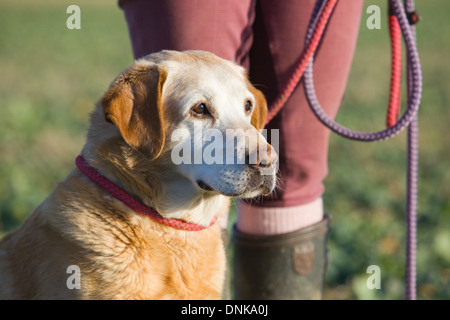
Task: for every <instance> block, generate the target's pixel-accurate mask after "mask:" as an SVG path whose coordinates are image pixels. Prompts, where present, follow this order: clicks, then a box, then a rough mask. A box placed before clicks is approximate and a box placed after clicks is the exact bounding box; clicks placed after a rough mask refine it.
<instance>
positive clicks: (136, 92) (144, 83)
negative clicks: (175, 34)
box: [101, 62, 167, 159]
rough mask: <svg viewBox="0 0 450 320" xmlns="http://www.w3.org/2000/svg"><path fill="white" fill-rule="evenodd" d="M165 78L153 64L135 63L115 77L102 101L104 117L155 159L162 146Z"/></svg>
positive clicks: (134, 146) (139, 148) (126, 138)
mask: <svg viewBox="0 0 450 320" xmlns="http://www.w3.org/2000/svg"><path fill="white" fill-rule="evenodd" d="M166 77H167V74H166V72H165V70H163V69H161V68H158V66H157V65H156V64H152V63H142V62H141V63H136V64H135V65H133V66H132V67H130V68H129V69H128V70H126V71H125V72H124V73H122V74H121V75H120V76H118V77H117V79H116V80H115V81H114V82H113V83H112V84H111V86H110V88H109V89H108V91H107V92H106V93H105V95H104V96H103V99H102V101H101V105H102V107H103V111H104V114H105V119H106V120H107V121H109V122H111V123H113V124H114V125H115V126H116V127H117V128H118V129H119V131H120V133H121V135H122V137H123V139H124V140H125V141H126V142H127V143H128V144H129V145H130V146H131V147H133V148H135V149H136V150H138V151H140V152H141V153H142V154H144V155H145V156H146V157H148V158H150V159H155V158H157V157H158V156H159V154H160V153H161V151H162V149H163V147H164V140H165V130H164V117H163V110H162V106H161V94H162V89H163V85H164V81H165V79H166Z"/></svg>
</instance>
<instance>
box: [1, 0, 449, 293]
mask: <svg viewBox="0 0 450 320" xmlns="http://www.w3.org/2000/svg"><path fill="white" fill-rule="evenodd" d="M70 4H72V3H70V2H67V1H49V0H46V1H21V2H17V1H12V0H10V1H0V30H2V32H1V33H0V70H1V75H0V103H1V107H0V177H1V179H0V234H4V233H6V232H9V231H11V230H12V229H14V228H15V227H16V226H17V225H19V224H20V223H21V222H22V221H23V220H24V219H25V218H26V217H27V216H28V215H29V214H30V213H31V211H32V210H33V209H34V208H35V207H36V206H37V205H38V204H39V203H40V202H41V201H43V200H44V199H45V197H46V196H47V195H48V193H49V192H50V191H51V190H52V188H53V187H54V186H55V184H56V183H57V182H58V181H59V180H61V179H63V178H64V177H65V176H66V175H67V173H68V172H69V171H70V170H71V169H72V168H73V167H74V164H73V161H74V158H75V156H76V155H77V154H78V153H79V151H80V149H81V147H82V145H83V143H84V139H85V132H86V129H87V123H88V118H89V113H90V111H91V110H92V109H93V106H94V104H95V103H96V101H98V99H99V98H100V97H101V95H102V94H103V92H104V91H105V90H106V88H107V87H108V85H109V83H110V82H111V81H112V80H113V78H114V77H115V76H116V75H117V74H118V73H119V72H121V71H122V70H123V69H125V68H126V67H127V66H128V65H129V64H131V63H132V61H133V58H132V53H131V46H130V41H129V39H128V32H127V27H126V24H125V21H124V17H123V13H122V12H121V11H120V9H119V8H118V7H117V6H116V2H115V1H100V2H95V5H94V4H92V3H91V2H88V1H78V2H77V4H78V5H79V6H80V8H81V14H82V23H81V26H82V28H81V30H68V29H67V28H66V26H65V23H66V19H67V17H68V14H66V8H67V6H68V5H70ZM365 4H366V6H367V5H369V4H379V5H380V6H381V7H382V12H385V1H382V2H380V1H375V0H374V1H366V3H365ZM416 5H417V8H418V10H419V12H420V13H421V15H422V18H423V19H422V21H421V22H420V23H419V24H418V27H417V37H418V41H419V50H420V56H421V61H422V66H423V74H424V91H423V99H422V105H421V109H420V112H419V116H420V175H419V212H418V223H419V228H418V260H417V272H418V297H419V298H420V299H449V298H450V228H449V226H450V200H449V198H450V197H449V195H450V183H449V182H450V170H449V167H448V164H449V159H450V157H449V156H450V148H449V146H450V131H449V129H448V123H449V120H450V109H449V108H448V103H449V101H450V90H449V87H450V79H449V77H450V76H449V74H450V67H449V65H448V56H449V53H450V43H449V42H448V39H450V24H449V23H448V22H447V20H448V19H447V13H448V12H449V10H450V3H449V2H448V1H445V0H433V1H425V0H417V1H416ZM366 17H368V15H366V14H363V19H362V23H361V31H360V37H359V40H358V47H357V52H356V55H355V59H354V63H353V67H352V72H351V75H350V79H349V82H348V88H347V92H346V96H345V99H344V101H343V105H342V108H341V110H340V112H339V115H338V121H339V122H341V123H343V124H344V125H346V126H348V127H350V128H353V129H357V130H367V131H375V130H379V129H381V128H383V126H384V116H385V109H386V107H385V106H386V102H387V99H388V85H389V68H390V67H389V41H388V32H387V26H386V23H385V21H384V20H383V23H382V28H381V30H368V29H367V28H366V27H365V18H366ZM383 18H384V17H383ZM299 40H300V39H299ZM404 100H405V98H403V101H404ZM405 164H406V134H405V133H401V134H400V135H398V136H397V137H395V138H393V139H392V140H389V141H385V142H380V143H360V142H353V141H348V140H345V139H343V138H341V137H338V136H336V135H334V134H332V136H331V141H330V150H329V172H330V173H329V176H328V177H327V179H326V181H325V185H326V192H325V194H324V201H325V207H326V211H327V212H329V213H330V214H332V230H331V232H330V241H329V248H330V261H329V267H328V272H327V279H326V280H327V281H326V282H327V283H326V291H325V296H326V298H328V299H402V298H404V263H405V253H404V252H405V222H404V215H405V213H404V212H405V184H406V182H405ZM233 216H234V214H232V217H233ZM373 264H374V265H378V266H380V269H381V280H382V286H381V289H380V290H369V289H367V287H366V279H367V277H368V274H366V269H367V267H368V266H370V265H373Z"/></svg>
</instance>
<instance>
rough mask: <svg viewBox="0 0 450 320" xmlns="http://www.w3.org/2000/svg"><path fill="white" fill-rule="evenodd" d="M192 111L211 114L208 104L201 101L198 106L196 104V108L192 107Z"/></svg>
mask: <svg viewBox="0 0 450 320" xmlns="http://www.w3.org/2000/svg"><path fill="white" fill-rule="evenodd" d="M192 112H193V113H194V114H195V115H207V114H210V113H209V111H208V108H207V107H206V105H205V104H204V103H200V104H198V105H197V106H195V107H194V108H192Z"/></svg>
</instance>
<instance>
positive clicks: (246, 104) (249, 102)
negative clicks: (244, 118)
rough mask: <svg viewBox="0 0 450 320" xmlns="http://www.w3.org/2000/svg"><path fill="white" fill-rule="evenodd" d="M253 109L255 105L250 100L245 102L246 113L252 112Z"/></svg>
mask: <svg viewBox="0 0 450 320" xmlns="http://www.w3.org/2000/svg"><path fill="white" fill-rule="evenodd" d="M252 109H253V103H252V102H251V101H250V100H247V101H245V112H247V113H248V112H250V111H252Z"/></svg>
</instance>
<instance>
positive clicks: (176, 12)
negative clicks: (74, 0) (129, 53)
mask: <svg viewBox="0 0 450 320" xmlns="http://www.w3.org/2000/svg"><path fill="white" fill-rule="evenodd" d="M119 6H120V7H121V8H122V9H123V11H124V13H125V18H126V21H127V25H128V30H129V34H130V39H131V44H132V47H133V53H134V56H135V58H140V57H142V56H144V55H147V54H149V53H152V52H158V51H161V50H164V49H168V50H179V51H183V50H205V51H209V52H212V53H214V54H216V55H218V56H219V57H222V58H224V59H227V60H231V61H235V62H237V63H238V64H241V65H242V66H244V67H248V51H249V50H250V46H251V43H252V39H253V37H252V35H253V34H252V27H251V26H252V24H253V17H254V14H253V11H254V0H227V1H222V0H183V1H179V0H164V1H158V0H119Z"/></svg>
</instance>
